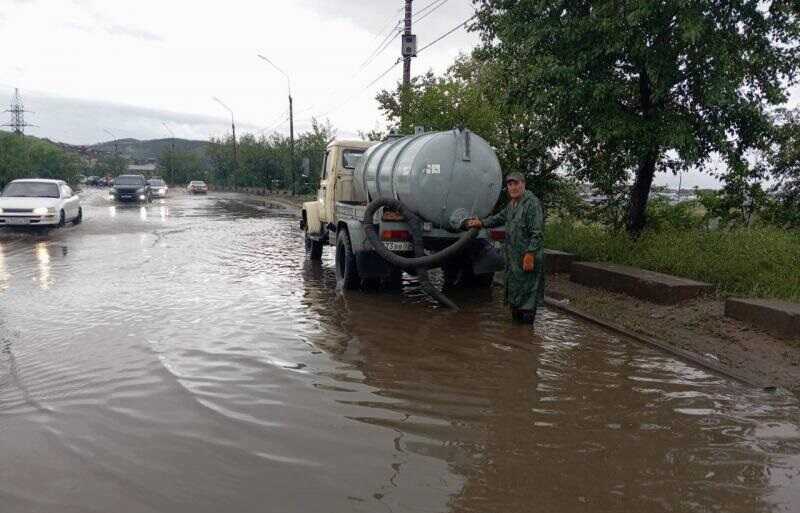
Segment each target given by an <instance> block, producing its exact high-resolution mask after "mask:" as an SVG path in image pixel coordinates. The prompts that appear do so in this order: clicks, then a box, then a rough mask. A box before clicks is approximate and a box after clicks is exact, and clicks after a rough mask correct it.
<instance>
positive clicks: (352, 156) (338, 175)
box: [301, 140, 377, 251]
mask: <svg viewBox="0 0 800 513" xmlns="http://www.w3.org/2000/svg"><path fill="white" fill-rule="evenodd" d="M374 144H377V143H375V142H371V141H345V140H342V141H333V142H332V143H330V144H329V145H328V147H327V148H326V149H325V157H324V158H323V161H322V170H321V172H320V183H319V190H318V191H317V199H316V200H315V201H310V202H306V203H303V212H302V221H301V223H302V224H301V226H302V227H303V229H304V231H305V232H306V239H307V242H308V240H309V239H310V240H311V241H313V242H318V243H319V242H322V243H324V242H325V240H324V239H326V237H327V232H328V229H329V227H330V226H331V225H333V226H335V224H336V203H337V202H344V203H351V202H353V201H354V191H353V172H354V171H355V168H356V165H358V162H359V161H360V160H361V157H362V156H363V155H364V152H365V151H366V150H367V148H369V147H370V146H372V145H374ZM320 247H321V246H320ZM320 251H321V249H320Z"/></svg>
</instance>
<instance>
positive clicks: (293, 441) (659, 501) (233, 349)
mask: <svg viewBox="0 0 800 513" xmlns="http://www.w3.org/2000/svg"><path fill="white" fill-rule="evenodd" d="M240 200H241V198H239V197H238V196H236V195H234V194H210V195H209V196H207V197H202V196H198V197H191V196H187V195H185V194H183V192H182V191H178V190H175V191H173V192H172V196H171V197H169V198H168V199H166V200H164V201H157V202H154V203H152V204H150V205H148V206H146V207H139V206H113V205H111V204H109V203H108V202H107V200H106V199H104V197H103V194H102V193H101V192H99V191H97V190H92V191H89V192H87V193H85V194H84V197H83V202H84V208H85V222H84V224H82V225H80V226H77V227H68V228H64V229H61V230H54V231H51V232H49V233H25V232H11V231H6V230H2V231H0V511H2V512H3V513H15V512H57V513H68V512H111V511H113V512H187V513H189V512H190V513H199V512H213V513H218V512H237V513H240V512H350V511H352V512H381V511H386V512H470V511H474V512H504V513H513V512H538V511H541V512H604V511H636V512H656V511H676V512H678V511H679V512H684V511H687V512H709V511H722V512H748V513H752V512H773V511H786V512H797V511H800V405H799V404H798V401H797V399H796V398H794V397H793V396H791V395H789V394H787V393H782V392H780V391H779V392H777V393H768V392H763V391H760V390H754V389H751V388H748V387H747V386H744V385H741V384H737V383H735V382H731V381H730V380H728V379H726V378H723V377H719V376H716V375H713V374H710V373H708V372H707V371H704V370H702V369H699V368H696V367H693V366H692V365H690V364H687V363H684V362H681V361H678V360H676V359H674V358H673V357H671V356H668V355H665V354H663V353H660V352H658V351H656V350H653V349H651V348H647V347H644V346H642V345H640V344H638V343H636V342H634V341H631V340H626V339H624V338H620V337H618V336H615V335H613V334H611V333H607V332H604V331H602V330H599V329H597V328H596V327H594V326H592V325H588V324H585V323H584V322H582V321H580V320H576V319H573V318H570V317H569V316H566V315H564V314H562V313H559V312H556V311H552V310H548V309H545V310H544V311H543V312H542V313H541V315H540V318H539V319H538V320H537V326H536V331H535V332H533V331H531V330H530V329H529V328H526V327H523V326H516V325H512V324H510V323H509V322H508V320H507V317H508V316H507V314H506V312H505V311H504V309H503V306H502V302H501V298H500V294H499V293H498V291H494V293H476V292H475V291H460V292H459V293H456V294H454V295H453V296H451V297H453V299H455V300H456V302H457V303H459V304H460V305H461V306H462V307H463V309H462V311H460V312H458V313H452V312H448V311H444V310H441V309H438V308H436V307H434V306H433V305H431V304H430V303H429V302H428V301H427V300H426V298H425V296H424V295H423V294H422V293H421V292H420V291H419V290H418V289H417V288H416V287H415V284H414V282H413V280H412V279H410V278H408V279H407V281H406V282H405V287H404V290H403V291H402V292H393V293H377V292H371V293H349V292H348V293H346V294H341V293H337V292H336V290H335V287H334V283H335V279H334V274H333V262H332V253H333V252H332V251H327V250H326V255H325V259H324V261H323V263H322V265H318V264H315V263H312V262H309V261H306V260H305V259H304V255H303V241H302V234H301V233H300V231H299V229H298V223H297V221H296V220H294V219H292V218H291V217H289V216H288V215H286V213H285V212H282V211H281V210H278V209H269V208H257V206H254V205H252V204H247V203H245V202H243V201H240Z"/></svg>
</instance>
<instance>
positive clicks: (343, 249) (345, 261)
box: [336, 230, 361, 290]
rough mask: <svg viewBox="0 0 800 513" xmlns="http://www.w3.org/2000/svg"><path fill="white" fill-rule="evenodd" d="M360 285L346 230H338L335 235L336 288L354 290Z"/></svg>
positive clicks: (354, 257) (354, 256) (351, 246)
mask: <svg viewBox="0 0 800 513" xmlns="http://www.w3.org/2000/svg"><path fill="white" fill-rule="evenodd" d="M359 285H361V279H360V278H359V277H358V269H356V255H355V254H354V253H353V245H352V244H350V235H349V234H348V233H347V230H339V233H338V234H337V235H336V286H337V287H339V288H341V289H342V290H354V289H357V288H358V287H359Z"/></svg>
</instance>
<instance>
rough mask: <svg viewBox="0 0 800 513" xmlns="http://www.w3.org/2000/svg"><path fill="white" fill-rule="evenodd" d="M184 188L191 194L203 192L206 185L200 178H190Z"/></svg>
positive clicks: (205, 190)
mask: <svg viewBox="0 0 800 513" xmlns="http://www.w3.org/2000/svg"><path fill="white" fill-rule="evenodd" d="M186 190H187V191H189V192H191V193H192V194H205V193H207V192H208V185H206V183H205V182H204V181H202V180H192V181H191V182H189V185H187V186H186Z"/></svg>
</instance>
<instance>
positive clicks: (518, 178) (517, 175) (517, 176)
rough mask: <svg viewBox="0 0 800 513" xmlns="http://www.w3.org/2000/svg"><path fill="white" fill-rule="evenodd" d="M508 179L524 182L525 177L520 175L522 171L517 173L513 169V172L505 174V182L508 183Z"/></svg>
mask: <svg viewBox="0 0 800 513" xmlns="http://www.w3.org/2000/svg"><path fill="white" fill-rule="evenodd" d="M509 180H514V181H515V182H524V181H525V177H524V176H522V173H517V172H516V171H515V172H513V173H508V174H507V175H506V180H505V181H506V183H508V181H509Z"/></svg>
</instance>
